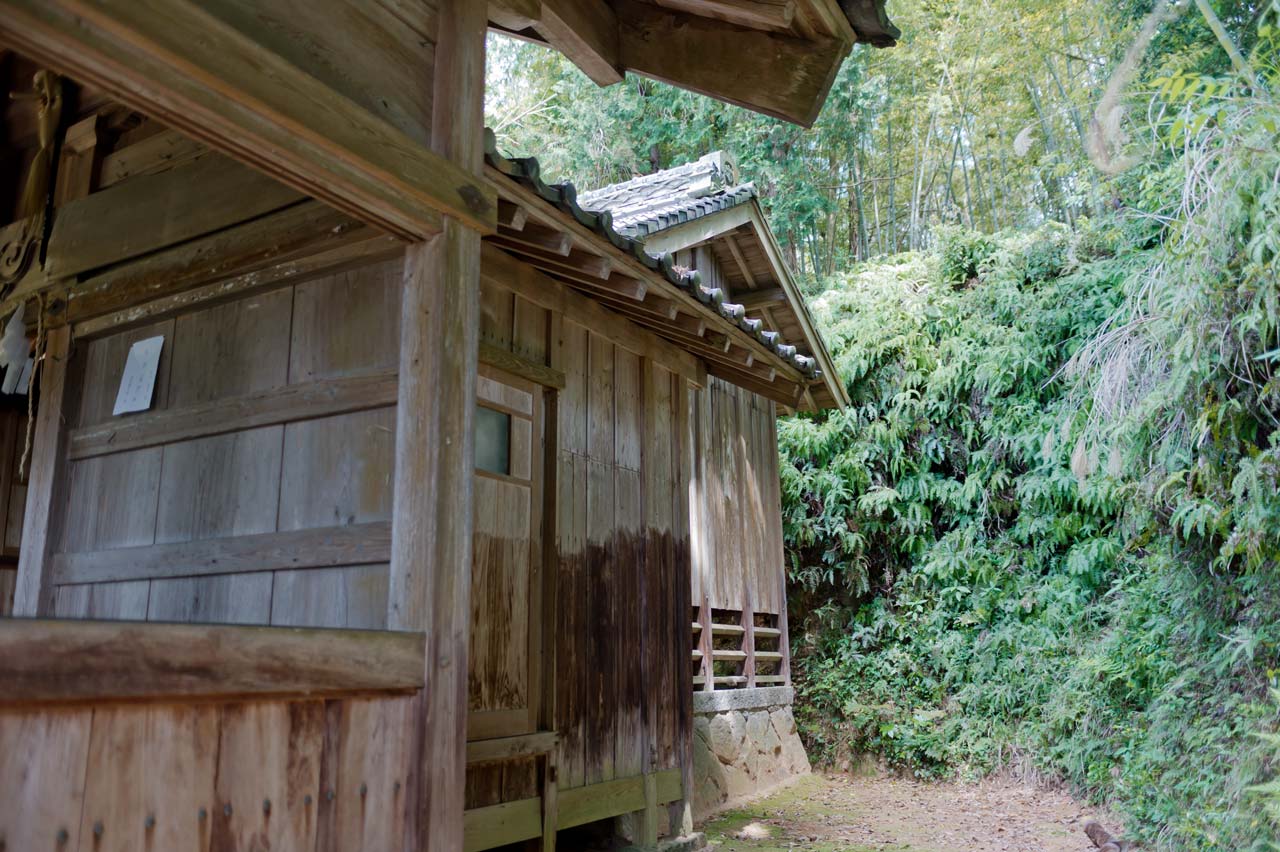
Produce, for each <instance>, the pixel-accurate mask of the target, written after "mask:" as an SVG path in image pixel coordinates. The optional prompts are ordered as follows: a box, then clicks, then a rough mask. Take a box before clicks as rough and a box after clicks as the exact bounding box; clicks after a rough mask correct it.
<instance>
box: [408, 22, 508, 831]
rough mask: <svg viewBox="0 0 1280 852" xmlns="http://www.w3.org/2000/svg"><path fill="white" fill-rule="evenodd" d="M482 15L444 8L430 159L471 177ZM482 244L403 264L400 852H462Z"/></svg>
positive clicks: (458, 232) (465, 233)
mask: <svg viewBox="0 0 1280 852" xmlns="http://www.w3.org/2000/svg"><path fill="white" fill-rule="evenodd" d="M486 24H487V22H486V14H485V6H484V4H482V3H473V2H468V0H443V1H442V2H441V3H440V7H439V42H438V44H437V46H436V67H435V79H434V86H435V88H434V101H433V103H434V107H433V109H434V113H433V117H432V118H433V120H432V147H433V148H434V149H435V150H436V153H438V154H441V155H442V156H443V157H445V158H446V159H448V160H450V161H452V162H453V163H455V164H456V165H458V166H460V167H462V168H463V169H464V170H466V171H469V172H471V173H473V174H477V175H478V174H479V173H480V171H481V167H482V163H483V156H484V147H483V132H484V128H483V123H484V111H483V93H484V40H485V28H486ZM479 294H480V234H479V232H477V231H473V230H470V229H469V228H468V227H467V226H466V225H464V224H463V223H462V222H460V221H459V220H457V219H454V218H452V217H449V216H446V217H445V218H444V222H443V231H442V232H441V234H440V235H439V236H437V237H435V238H434V239H432V240H431V241H430V242H428V243H418V244H415V245H412V246H410V247H409V248H408V249H407V250H406V252H405V268H404V294H403V301H402V306H401V321H400V380H399V392H398V398H397V406H398V407H397V411H396V468H395V503H394V509H393V515H392V530H391V584H390V600H389V604H388V624H389V626H390V627H391V629H393V630H422V631H423V632H425V633H426V636H427V639H426V643H427V647H426V663H425V668H426V672H425V677H424V682H425V687H424V689H423V692H422V703H421V710H420V715H419V719H418V725H417V732H416V737H415V739H416V743H417V754H418V763H417V766H416V772H415V773H414V778H413V788H412V790H411V791H410V795H409V798H408V800H407V801H408V807H409V814H408V818H407V819H406V838H405V847H406V848H410V849H415V850H426V852H455V850H458V849H461V848H463V810H464V807H465V795H464V793H465V788H466V740H467V645H468V639H469V633H470V625H471V530H472V512H473V507H472V475H473V472H474V471H473V468H474V465H475V459H474V438H473V434H472V427H473V422H474V418H475V391H476V358H477V349H478V346H479V323H480V301H479Z"/></svg>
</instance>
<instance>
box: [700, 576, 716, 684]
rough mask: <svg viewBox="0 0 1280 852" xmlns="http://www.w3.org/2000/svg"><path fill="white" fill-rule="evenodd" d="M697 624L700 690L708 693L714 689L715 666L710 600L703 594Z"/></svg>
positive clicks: (704, 579)
mask: <svg viewBox="0 0 1280 852" xmlns="http://www.w3.org/2000/svg"><path fill="white" fill-rule="evenodd" d="M706 582H707V578H706V577H704V578H703V583H704V584H705V583H706ZM698 618H699V623H700V624H701V625H702V629H701V630H700V631H698V649H699V650H700V651H702V659H701V660H700V661H699V662H701V664H702V666H701V669H702V690H703V691H704V692H710V691H711V690H713V689H715V688H716V665H715V661H714V659H712V656H713V654H714V653H715V643H714V642H713V641H712V640H713V639H714V637H713V636H712V635H711V629H712V628H711V624H712V621H713V619H712V618H711V598H710V597H709V596H708V595H707V594H706V593H705V592H704V593H703V595H702V606H700V607H698Z"/></svg>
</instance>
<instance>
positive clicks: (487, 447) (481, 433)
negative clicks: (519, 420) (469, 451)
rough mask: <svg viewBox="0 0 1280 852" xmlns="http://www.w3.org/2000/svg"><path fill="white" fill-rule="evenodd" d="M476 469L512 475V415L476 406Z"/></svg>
mask: <svg viewBox="0 0 1280 852" xmlns="http://www.w3.org/2000/svg"><path fill="white" fill-rule="evenodd" d="M476 467H477V468H479V469H480V470H484V471H488V472H489V473H500V474H502V475H503V476H508V475H510V473H511V415H510V414H503V413H502V412H501V411H494V410H493V409H492V408H485V407H484V406H483V405H478V406H476Z"/></svg>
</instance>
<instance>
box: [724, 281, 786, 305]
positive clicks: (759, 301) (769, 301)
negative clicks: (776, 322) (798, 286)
mask: <svg viewBox="0 0 1280 852" xmlns="http://www.w3.org/2000/svg"><path fill="white" fill-rule="evenodd" d="M733 300H734V301H735V302H737V303H738V304H739V305H742V307H744V308H746V309H747V310H749V311H754V310H758V309H761V308H763V307H764V306H765V305H778V304H782V305H785V304H786V303H787V291H786V290H783V289H782V288H781V287H770V288H768V289H767V290H749V291H747V292H744V293H735V294H734V296H733Z"/></svg>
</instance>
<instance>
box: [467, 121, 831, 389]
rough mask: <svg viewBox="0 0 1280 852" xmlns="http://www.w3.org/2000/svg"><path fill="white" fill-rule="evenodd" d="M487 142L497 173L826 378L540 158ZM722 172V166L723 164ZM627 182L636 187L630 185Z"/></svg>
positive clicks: (807, 371)
mask: <svg viewBox="0 0 1280 852" xmlns="http://www.w3.org/2000/svg"><path fill="white" fill-rule="evenodd" d="M484 143H485V151H484V156H485V162H486V163H488V164H489V165H490V166H492V167H493V168H494V169H496V170H497V171H499V172H500V173H502V174H503V175H506V176H507V177H508V178H510V179H511V180H513V181H516V182H517V183H520V184H522V185H524V186H526V187H528V188H529V189H531V190H533V192H534V193H536V194H537V195H538V196H539V197H541V198H543V199H544V200H546V201H547V202H549V203H550V204H552V205H554V206H555V207H557V208H559V209H560V211H561V212H563V213H565V214H566V215H568V216H570V217H572V218H573V219H575V220H577V222H578V223H579V224H581V225H582V226H583V227H586V228H588V229H590V230H592V231H594V232H595V233H596V234H598V235H600V236H601V237H603V238H604V239H606V240H608V241H609V242H611V243H613V245H614V246H615V247H616V248H618V249H619V250H620V251H624V252H626V253H628V254H630V255H631V256H633V257H635V258H636V259H637V260H639V261H640V262H641V263H642V264H644V265H645V266H646V267H647V268H648V269H650V270H652V271H654V272H656V273H658V274H660V275H662V276H663V277H664V278H665V279H666V280H667V281H669V282H670V283H672V284H674V285H675V286H676V287H677V288H679V289H680V290H683V291H685V292H686V293H689V294H690V295H692V296H693V297H694V298H696V299H697V300H698V301H699V302H701V303H703V304H704V305H708V306H709V307H711V309H712V310H714V311H716V312H717V313H718V314H719V315H720V316H721V317H723V318H724V319H726V320H728V321H729V322H731V323H733V324H734V325H735V326H737V328H738V329H740V330H741V331H743V332H745V333H747V334H749V335H751V336H752V337H753V338H755V339H756V340H757V341H758V342H759V343H761V344H762V345H763V346H764V347H765V348H766V349H768V350H769V351H770V352H773V353H774V354H776V355H777V356H778V357H779V358H781V359H782V360H783V361H784V362H786V363H788V364H790V365H791V366H792V367H794V368H795V369H796V370H797V371H799V372H800V374H801V375H803V376H805V377H806V378H808V379H816V378H818V377H820V376H821V371H820V370H819V369H818V365H817V361H816V360H815V359H813V358H812V357H810V356H808V355H803V354H801V353H800V352H799V351H797V350H796V347H794V346H790V345H788V344H786V343H784V342H783V341H782V337H781V335H779V334H778V333H777V332H776V331H766V330H765V328H764V323H762V322H761V321H760V320H758V319H751V318H748V317H747V315H746V309H745V308H743V307H742V305H735V304H732V303H730V302H728V301H727V300H726V298H725V295H726V294H725V293H724V291H723V290H720V289H719V288H714V287H704V286H702V276H701V275H700V274H699V273H697V272H695V271H691V270H685V269H681V268H680V267H678V266H677V265H676V262H675V258H674V257H673V256H672V254H671V253H670V252H664V253H663V254H660V255H654V254H649V253H648V252H647V251H645V249H644V242H643V240H642V238H639V237H635V236H632V235H630V234H627V233H624V232H623V230H622V229H621V228H619V227H618V226H617V224H616V223H615V220H614V218H613V214H612V213H610V212H609V211H608V210H601V211H592V210H587V209H585V208H584V207H583V205H582V203H581V198H582V196H580V195H579V194H578V191H577V189H575V188H574V186H573V184H571V183H547V182H546V181H544V180H543V179H542V167H541V166H540V165H539V163H538V160H537V159H536V158H535V157H504V156H503V155H502V154H501V153H499V152H498V145H497V139H496V138H495V137H494V134H493V131H492V130H490V129H489V128H485V137H484ZM708 156H714V155H708ZM703 159H706V158H703ZM699 162H701V161H699ZM717 168H720V167H719V166H718V167H717ZM659 174H661V172H659ZM651 177H654V176H651ZM640 180H642V178H640ZM627 183H631V181H628V182H627ZM617 186H625V184H617ZM748 197H749V196H748ZM739 203H740V202H739ZM719 209H724V208H719ZM705 215H706V213H698V214H697V215H695V216H694V217H693V218H697V216H705ZM685 221H687V219H686V220H685ZM673 224H674V223H673Z"/></svg>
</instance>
